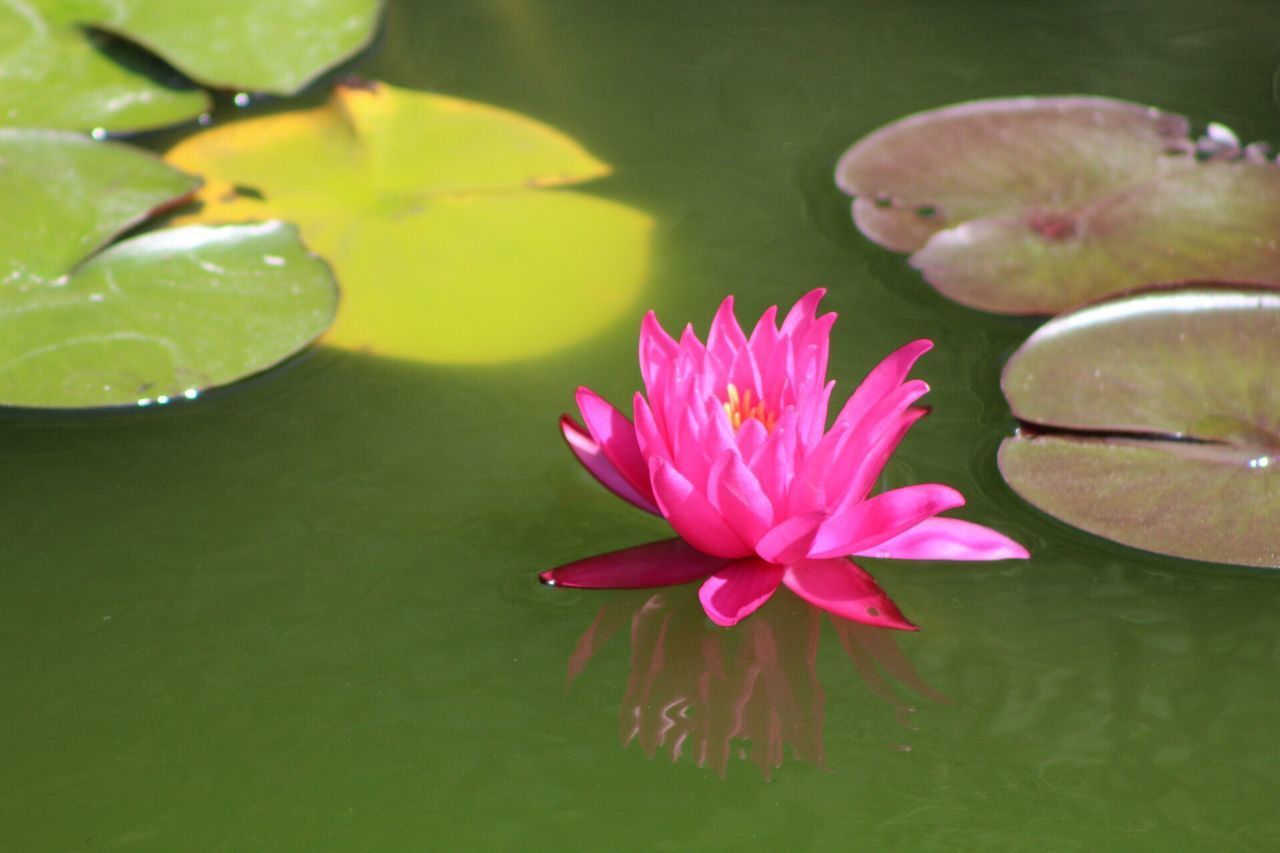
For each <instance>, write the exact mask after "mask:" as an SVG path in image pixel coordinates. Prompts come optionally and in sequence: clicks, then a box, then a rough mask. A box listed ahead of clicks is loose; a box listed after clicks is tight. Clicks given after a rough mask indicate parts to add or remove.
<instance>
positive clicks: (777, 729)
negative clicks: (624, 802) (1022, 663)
mask: <svg viewBox="0 0 1280 853" xmlns="http://www.w3.org/2000/svg"><path fill="white" fill-rule="evenodd" d="M821 613H822V611H820V610H819V609H817V608H816V607H813V606H812V605H809V604H806V603H805V602H803V601H801V600H799V599H797V598H795V597H792V596H785V597H779V598H778V599H777V600H775V601H773V602H771V603H770V604H769V605H768V606H766V607H764V608H762V609H761V610H760V611H759V612H758V613H757V614H755V615H754V616H753V617H752V618H751V619H749V620H747V621H745V622H743V623H742V624H741V625H740V626H739V627H738V628H736V629H734V630H732V631H725V630H722V629H719V628H716V627H714V626H713V625H711V624H710V623H709V622H708V621H707V619H706V617H705V615H704V614H703V612H702V610H701V608H700V607H699V606H698V602H697V599H696V597H694V596H692V595H687V594H682V592H676V591H664V592H658V593H656V594H653V595H650V596H648V597H645V598H638V597H637V596H636V595H635V594H631V595H620V596H619V597H617V598H613V599H611V600H610V601H609V602H608V603H606V604H605V605H604V606H603V607H601V608H600V611H599V613H597V614H596V617H595V620H594V621H593V622H592V624H591V626H590V627H589V628H588V629H587V630H586V631H585V632H584V633H583V635H582V636H581V638H579V640H578V644H577V647H576V648H575V649H574V651H573V654H572V655H571V656H570V658H569V665H568V685H569V686H572V684H573V682H574V681H575V680H576V679H577V677H578V676H579V675H581V673H582V672H583V670H585V668H586V666H587V664H588V663H589V662H590V660H591V659H592V658H593V657H594V656H595V655H596V654H597V653H598V652H599V651H600V649H601V648H602V647H603V646H604V645H605V644H606V643H607V642H608V641H609V639H610V638H611V637H613V636H614V635H615V634H617V633H618V632H619V631H620V630H621V629H622V628H623V627H624V626H628V625H629V629H630V631H629V633H630V646H631V658H630V674H629V676H628V679H627V686H626V691H625V694H624V696H623V698H622V703H621V705H620V706H619V709H618V725H619V739H620V740H621V742H622V745H623V746H624V747H625V746H629V745H630V744H631V743H633V742H635V743H638V744H639V745H640V749H641V750H642V751H643V752H644V753H645V755H646V756H648V757H649V758H655V757H657V755H658V754H659V753H663V754H665V755H667V756H668V757H669V758H670V760H671V761H673V762H674V761H679V760H680V759H681V758H682V757H686V756H688V757H691V758H692V760H693V761H694V762H695V763H696V764H697V765H698V766H699V767H708V768H711V769H713V770H715V772H716V773H718V774H719V775H721V776H724V775H725V774H726V772H727V770H728V765H729V761H730V759H731V758H733V757H734V756H737V757H738V758H740V759H744V760H748V761H750V762H751V763H752V764H754V765H756V767H757V768H759V770H760V772H761V773H762V774H763V775H764V777H765V778H766V779H767V778H769V777H770V775H771V774H772V772H773V770H774V769H775V768H777V767H780V766H781V765H782V763H783V760H784V758H785V756H786V755H787V753H788V750H789V751H790V753H791V754H792V756H793V758H794V759H798V760H800V761H804V762H806V763H809V764H814V765H816V766H818V767H824V766H825V756H824V751H823V741H822V730H823V714H824V708H825V702H826V695H825V693H824V691H823V688H822V684H821V682H820V681H819V680H818V675H817V654H818V646H819V637H820V633H821V630H820V629H821ZM830 621H831V624H832V625H833V626H834V628H835V632H836V636H837V637H838V638H839V640H840V643H841V645H842V646H843V648H844V650H845V653H846V654H847V655H848V657H849V659H850V660H851V661H852V663H853V666H854V669H855V671H856V672H857V673H858V675H859V676H860V677H861V678H862V680H863V681H864V683H865V684H866V685H867V687H868V689H870V690H871V692H872V693H873V694H874V695H876V696H878V697H879V698H881V699H883V700H885V701H886V702H888V703H889V704H890V705H891V706H892V707H893V708H894V710H895V713H896V716H897V719H898V720H899V721H900V722H901V723H902V724H903V725H907V720H908V717H909V716H910V714H911V712H912V711H913V710H914V708H913V707H912V706H911V705H910V703H908V702H907V701H906V700H905V699H904V698H902V696H900V695H899V693H898V691H897V690H895V688H894V682H897V683H898V684H899V685H901V686H902V687H906V688H910V689H911V690H913V691H914V692H915V693H917V694H919V695H920V696H922V697H924V698H926V699H929V700H931V701H934V702H944V703H945V702H947V701H948V700H947V699H946V697H944V696H943V695H942V694H940V693H938V692H937V691H935V690H934V689H933V688H931V687H930V686H929V685H928V684H926V683H925V682H924V681H923V679H921V677H920V676H919V674H918V673H916V671H915V669H914V668H913V667H912V666H911V664H910V662H909V661H908V660H907V659H906V657H905V656H904V655H903V654H902V652H901V650H900V649H899V648H898V645H897V641H896V638H895V637H894V636H893V635H892V634H891V633H890V632H888V631H885V630H883V629H879V628H874V627H870V626H866V625H859V624H857V623H854V622H849V621H847V620H843V619H839V618H835V617H831V618H830Z"/></svg>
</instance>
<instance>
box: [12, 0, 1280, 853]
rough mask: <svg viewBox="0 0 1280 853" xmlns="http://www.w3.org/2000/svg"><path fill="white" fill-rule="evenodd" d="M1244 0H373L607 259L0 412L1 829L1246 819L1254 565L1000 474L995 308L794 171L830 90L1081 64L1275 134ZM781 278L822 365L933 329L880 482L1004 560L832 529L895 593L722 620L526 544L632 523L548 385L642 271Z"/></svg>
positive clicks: (672, 596)
mask: <svg viewBox="0 0 1280 853" xmlns="http://www.w3.org/2000/svg"><path fill="white" fill-rule="evenodd" d="M1274 13H1275V9H1274V7H1273V4H1271V3H1269V2H1263V0H1245V2H1236V3H1231V4H1223V3H1214V2H1191V0H1180V2H1172V3H1171V2H1156V0H1105V2H1081V3H1077V4H1073V5H1072V6H1070V7H1069V8H1067V7H1060V6H1056V7H1055V6H1050V5H1049V4H1028V3H1025V2H1013V0H1009V2H988V3H945V2H926V0H907V2H897V3H892V4H890V3H878V2H869V0H868V2H862V3H835V2H832V3H819V2H776V3H763V2H740V3H734V4H692V3H657V2H636V0H632V2H627V3H621V2H600V0H590V2H588V0H554V2H539V3H535V2H524V1H523V0H504V2H477V3H467V4H463V3H426V2H420V3H411V2H399V3H392V4H391V5H390V8H389V10H388V13H387V18H386V22H385V29H384V32H383V34H382V36H381V37H380V39H379V42H378V44H377V45H376V46H375V48H374V49H373V50H372V51H371V52H370V53H368V54H367V55H365V56H363V57H362V58H360V59H358V60H357V61H355V62H354V63H352V64H351V66H350V68H349V69H347V70H350V71H355V72H357V73H359V74H361V75H363V76H367V77H370V78H376V79H382V80H386V81H388V82H390V83H394V84H397V85H400V86H406V87H411V88H417V89H424V90H431V91H437V92H442V93H446V94H450V95H455V96H459V97H464V98H469V99H474V100H479V101H484V102H487V103H492V104H496V105H499V106H502V107H506V108H510V109H513V110H517V111H519V112H522V113H525V114H527V115H530V116H532V117H535V118H537V119H539V120H542V121H545V122H548V123H549V124H552V125H554V126H556V127H558V128H559V129H561V130H563V131H565V132H566V133H568V134H569V135H571V136H573V137H575V138H576V139H578V140H579V141H581V142H582V143H583V144H584V145H585V146H586V147H587V148H588V149H590V150H591V151H592V152H593V153H595V154H596V155H597V156H599V157H600V158H601V159H603V160H604V161H606V162H608V163H610V164H612V165H613V167H614V170H615V171H614V174H613V175H612V176H611V177H609V178H607V179H605V180H602V181H599V182H596V183H593V184H590V185H588V186H587V187H585V188H584V189H585V190H586V191H589V192H591V193H594V194H597V195H601V196H604V197H607V198H611V199H614V200H617V201H621V202H624V203H626V204H629V205H633V206H635V207H637V208H640V209H642V210H644V211H646V212H648V213H649V214H650V215H651V216H653V217H654V219H655V221H656V228H655V232H654V238H653V245H652V257H651V262H650V263H651V268H650V272H649V276H648V279H647V281H646V284H645V287H644V290H643V292H642V294H641V295H640V297H639V298H638V299H637V301H636V303H635V304H634V305H633V306H632V307H631V309H630V310H629V311H627V312H624V313H625V316H624V318H623V319H622V320H619V321H617V322H614V323H612V324H610V325H609V326H608V327H607V328H606V329H605V330H604V331H603V332H601V333H600V334H598V335H596V336H594V337H592V338H590V339H589V340H587V341H586V342H584V343H580V344H577V345H574V346H572V347H569V348H565V349H562V350H560V351H559V352H557V353H555V354H553V355H550V356H546V357H542V358H540V359H537V360H529V361H521V362H513V363H506V364H501V365H490V366H484V367H468V366H465V365H462V366H459V365H442V366H432V365H424V364H417V363H411V362H407V361H395V360H389V359H380V358H376V357H372V356H369V355H363V354H359V353H348V352H342V351H338V350H332V349H327V348H324V347H321V348H317V349H314V350H312V351H310V352H308V353H306V354H304V355H303V356H302V357H300V358H298V359H296V360H294V361H292V362H291V363H289V364H288V365H286V366H285V367H283V368H281V369H279V370H276V371H274V372H272V373H269V374H268V375H265V376H262V377H259V378H257V379H254V380H251V381H249V382H246V383H243V384H241V385H239V386H236V387H233V388H231V389H227V390H224V391H220V392H215V393H212V394H209V395H207V396H206V397H204V398H202V399H201V400H199V401H198V402H196V403H194V404H181V405H172V406H170V407H168V408H165V409H151V410H147V411H126V412H117V413H109V414H91V415H76V416H62V415H60V416H51V415H41V414H28V413H14V412H8V413H5V414H3V415H2V416H0V458H3V461H4V478H5V484H6V487H5V489H4V490H3V493H2V494H0V517H3V518H4V523H3V531H4V540H3V541H4V543H5V557H4V560H3V568H0V650H2V651H0V676H2V677H3V683H4V685H5V696H6V698H5V699H4V701H3V703H2V704H0V744H2V748H0V761H2V763H3V768H4V769H3V770H2V771H0V848H5V849H13V850H35V849H49V850H72V849H115V848H132V849H154V850H177V849H226V850H254V849H261V850H291V849H297V850H319V849H370V850H387V849H420V848H423V847H427V846H430V847H435V848H439V849H484V848H491V849H518V848H530V847H548V848H550V847H551V846H552V845H555V846H560V847H568V848H570V849H613V848H637V849H676V848H681V849H684V848H695V849H697V848H728V847H744V846H752V847H774V848H789V849H814V848H833V849H871V850H885V849H910V850H954V849H981V850H1006V849H1007V850H1039V849H1043V850H1055V851H1057V850H1102V849H1115V850H1165V849H1179V850H1192V849H1195V850H1224V849H1265V848H1271V849H1274V847H1275V845H1276V844H1278V843H1280V813H1278V812H1277V809H1276V802H1277V795H1278V794H1280V781H1278V779H1277V776H1278V775H1280V770H1278V768H1280V735H1277V733H1276V725H1275V721H1276V718H1277V717H1276V715H1277V710H1280V708H1278V706H1280V690H1277V687H1276V684H1275V676H1276V671H1277V664H1280V580H1278V579H1277V577H1276V576H1275V575H1273V574H1272V573H1269V572H1266V571H1258V570H1248V569H1240V568H1232V567H1225V566H1218V565H1211V564H1202V563H1194V562H1189V561H1180V560H1176V559H1171V558H1165V557H1158V556H1154V555H1150V554H1146V553H1142V552H1139V551H1135V550H1132V549H1128V548H1123V547H1120V546H1116V545H1112V544H1109V543H1108V542H1106V541H1103V540H1101V539H1097V538H1095V537H1092V536H1089V535H1087V534H1084V533H1081V532H1079V531H1076V530H1073V529H1071V528H1069V527H1066V526H1065V525H1062V524H1059V523H1057V522H1055V521H1053V520H1051V519H1049V518H1047V517H1046V516H1043V515H1041V514H1040V513H1038V512H1037V511H1035V510H1034V509H1032V508H1030V507H1029V506H1027V505H1026V504H1024V503H1023V502H1021V501H1020V500H1019V499H1018V498H1016V497H1015V496H1014V495H1013V494H1012V493H1011V492H1010V490H1009V489H1008V488H1007V487H1006V486H1005V485H1004V484H1003V482H1002V481H1001V479H1000V477H999V474H998V472H997V471H996V466H995V451H996V447H997V446H998V444H999V442H1000V440H1001V439H1002V438H1003V437H1004V436H1006V435H1008V434H1009V433H1010V432H1011V431H1012V429H1013V427H1014V423H1013V421H1012V419H1011V417H1010V416H1009V413H1008V409H1007V406H1006V404H1005V402H1004V400H1003V398H1002V397H1001V395H1000V392H999V389H998V377H999V371H1000V368H1001V366H1002V364H1003V363H1004V361H1005V359H1006V358H1007V357H1008V356H1009V354H1010V353H1011V352H1012V351H1013V350H1014V349H1015V348H1016V347H1017V345H1018V344H1019V343H1020V342H1021V341H1022V340H1023V339H1024V338H1025V337H1026V336H1027V335H1028V334H1029V333H1030V332H1031V330H1032V329H1033V328H1034V327H1035V325H1036V324H1035V322H1033V321H1030V320H1021V319H1010V318H1000V317H996V316H993V315H987V314H983V313H980V312H976V311H972V310H969V309H965V308H962V307H960V306H958V305H955V304H952V303H950V302H948V301H946V300H945V299H944V298H942V297H941V296H939V295H937V294H936V293H934V292H933V291H932V290H931V289H930V288H929V287H928V286H927V285H925V284H924V283H923V282H922V281H921V279H920V278H919V276H918V275H917V274H916V273H915V272H913V271H912V270H911V269H910V268H908V266H907V264H906V262H905V260H904V259H903V258H902V257H900V256H897V255H894V254H891V253H889V252H887V251H885V250H882V249H880V248H878V247H876V246H874V245H872V244H871V243H870V242H869V241H867V240H866V239H864V238H863V237H862V236H861V235H860V234H858V233H857V231H856V230H855V229H854V228H853V226H852V224H851V222H850V220H849V216H848V208H847V201H846V199H845V198H844V197H843V196H842V195H841V194H840V193H839V192H838V191H837V190H836V188H835V186H834V184H833V182H832V170H833V167H834V163H835V160H836V158H837V157H838V155H839V154H840V152H841V151H842V150H843V149H844V148H845V147H847V146H848V145H849V144H851V143H852V142H853V141H854V140H856V139H857V138H859V137H860V136H862V135H864V134H866V133H867V132H869V131H870V130H872V129H874V128H876V127H878V126H880V125H882V124H884V123H886V122H888V121H891V120H893V119H895V118H898V117H900V116H902V115H905V114H907V113H909V112H913V111H916V110H920V109H926V108H930V107H935V106H941V105H944V104H948V103H951V102H955V101H959V100H965V99H970V98H978V97H992V96H1002V95H1014V94H1042V93H1043V94H1060V93H1089V94H1100V95H1109V96H1115V97H1120V98H1126V99H1131V100H1136V101H1140V102H1144V103H1151V104H1155V105H1158V106H1160V107H1162V108H1165V109H1168V110H1170V111H1174V112H1181V113H1185V114H1187V115H1189V116H1190V117H1191V118H1192V120H1193V121H1194V122H1196V123H1197V124H1198V125H1203V124H1204V123H1205V122H1207V121H1210V120H1217V121H1221V122H1223V123H1225V124H1227V125H1229V126H1231V127H1232V128H1234V129H1235V130H1236V131H1237V133H1239V135H1240V137H1241V138H1242V139H1243V140H1246V141H1248V140H1253V139H1258V138H1262V139H1269V140H1271V141H1277V139H1278V138H1280V133H1277V128H1276V119H1277V117H1278V116H1280V111H1278V109H1277V101H1276V99H1275V96H1274V94H1273V90H1272V81H1273V74H1274V73H1275V71H1276V65H1277V62H1278V61H1280V47H1278V46H1280V18H1277V17H1276V15H1275V14H1274ZM477 250H480V251H482V250H483V243H482V242H481V243H480V244H478V246H477ZM563 262H564V264H566V265H570V264H572V263H573V262H574V259H573V257H572V255H571V254H569V255H566V257H565V258H564V261H563ZM815 286H826V287H828V288H829V289H830V294H829V296H828V297H827V301H826V305H827V306H828V307H829V308H830V309H832V310H836V311H838V312H839V314H840V320H839V322H838V323H837V324H836V328H835V333H834V335H833V341H832V344H833V350H832V375H833V376H834V377H836V378H837V379H838V380H839V381H840V385H839V386H838V387H839V389H843V393H847V392H848V390H849V389H850V388H851V387H852V383H853V382H854V381H856V380H857V379H858V378H860V377H861V375H862V374H863V373H864V372H865V371H866V370H867V369H868V368H869V367H870V366H871V365H872V364H873V363H874V362H875V361H876V360H877V359H878V358H879V357H881V356H882V355H883V354H885V353H887V352H888V351H889V350H891V349H893V348H895V347H896V346H898V345H899V344H901V343H904V342H905V341H907V340H909V339H911V338H914V337H930V338H933V339H934V340H935V341H937V344H938V346H937V348H936V350H935V351H934V352H933V353H931V354H930V355H929V356H927V357H926V358H925V360H924V361H923V362H922V364H921V367H920V369H919V371H918V375H920V376H922V377H923V378H925V379H927V380H928V381H929V382H930V384H931V385H932V386H933V389H934V390H933V391H932V393H931V394H930V396H929V398H928V401H929V402H930V403H931V404H932V406H933V407H934V412H933V414H932V415H931V416H930V417H928V418H926V419H925V420H924V421H923V422H921V424H919V425H918V426H917V427H916V428H915V429H914V431H913V433H912V435H911V436H910V437H909V438H908V440H907V441H906V442H905V443H904V445H903V447H902V449H901V451H900V452H899V453H898V455H897V456H896V458H895V460H894V461H893V463H892V464H891V466H890V468H889V469H888V471H887V474H886V477H885V482H886V484H887V485H902V484H905V483H907V482H918V481H925V480H937V481H941V482H946V483H949V484H952V485H954V486H956V487H957V488H959V489H960V490H961V491H963V492H964V493H965V494H966V496H968V498H969V505H968V507H967V508H965V509H964V510H962V511H961V512H960V513H958V514H959V515H960V516H962V517H964V518H968V519H971V520H974V521H979V522H982V523H986V524H990V525H992V526H996V527H998V528H1000V529H1001V530H1003V531H1005V532H1007V533H1009V534H1011V535H1013V536H1014V537H1015V538H1017V539H1019V541H1021V542H1023V543H1025V544H1026V545H1027V546H1028V547H1029V548H1030V550H1031V552H1032V559H1031V560H1030V561H1028V562H1016V563H994V564H973V565H970V564H943V563H936V564H910V563H904V564H892V563H888V562H876V561H867V562H866V566H867V568H868V569H870V570H871V571H872V572H873V573H874V574H875V575H876V577H877V578H878V580H879V581H880V583H881V584H882V586H883V587H884V588H885V589H886V590H887V591H888V592H889V593H890V594H891V595H892V596H893V597H894V599H895V600H896V601H897V603H898V604H899V605H900V606H901V607H902V609H903V610H904V612H905V613H906V614H907V616H908V617H910V618H911V619H912V620H913V621H915V622H916V623H918V624H920V625H921V626H922V627H923V630H922V631H920V632H919V633H917V634H901V633H895V634H886V633H881V632H874V631H871V632H869V633H868V632H867V631H866V630H865V629H864V630H861V631H854V632H847V631H846V632H841V631H837V630H836V629H835V628H834V627H833V626H832V625H831V623H830V622H829V621H828V620H827V619H826V618H825V617H823V618H821V619H819V618H818V616H817V615H816V613H815V612H813V611H809V610H807V609H805V608H804V607H802V606H800V605H799V603H798V602H797V601H796V600H795V599H794V598H792V597H790V596H789V595H787V594H779V595H778V596H777V597H776V600H775V601H773V602H771V603H770V604H769V605H768V606H767V607H766V608H765V610H763V611H762V612H761V613H760V614H759V615H758V616H756V617H753V618H752V620H748V622H746V623H744V624H743V625H742V626H740V628H739V629H736V630H735V631H734V632H728V633H726V632H724V631H719V630H714V629H713V628H711V627H710V625H709V623H706V622H705V620H703V619H702V618H701V617H700V615H699V614H698V613H697V611H696V609H694V610H690V602H691V601H692V600H693V598H694V588H692V587H688V588H676V589H671V590H667V591H664V592H663V593H662V594H661V595H660V596H658V597H656V598H655V597H653V594H652V593H650V592H631V593H592V592H585V591H575V590H567V589H552V588H549V587H545V586H541V585H540V584H539V583H538V582H537V578H536V576H537V572H538V571H539V570H541V569H545V568H548V567H551V566H554V565H557V564H560V563H564V562H567V561H570V560H574V559H578V558H581V557H585V556H588V555H591V554H595V553H598V552H601V551H605V550H609V549H613V548H621V547H625V546H629V545H634V544H639V543H642V542H647V541H652V540H656V539H661V538H664V537H665V536H667V535H669V533H668V532H667V528H666V527H665V525H664V524H663V523H662V522H660V521H658V520H656V519H653V518H650V517H648V516H646V515H644V514H643V513H640V512H637V511H635V510H633V509H631V508H629V507H628V506H626V505H624V504H623V503H622V502H620V501H617V500H616V499H614V498H613V497H612V496H610V495H608V494H607V493H606V492H605V491H603V490H602V489H600V488H599V487H598V486H597V485H596V484H595V483H594V482H593V481H592V480H591V479H590V478H589V477H588V476H587V475H586V474H585V473H584V472H583V471H582V470H581V469H580V468H579V467H578V465H577V464H576V463H575V462H574V461H573V460H572V458H571V457H570V454H569V453H568V452H567V450H566V449H565V447H564V446H563V443H562V442H561V440H560V437H559V435H558V433H557V428H556V419H557V417H558V415H559V414H560V413H561V412H562V411H567V410H570V409H571V407H572V395H573V390H574V388H576V387H577V386H578V385H580V384H585V385H589V386H591V387H592V388H594V389H596V390H598V391H600V392H601V393H602V394H604V395H605V396H606V397H609V398H610V399H613V400H615V401H625V400H627V399H628V398H629V396H630V394H631V393H632V391H633V390H634V389H635V388H636V387H637V385H638V383H639V372H638V368H637V365H636V362H635V339H636V331H637V328H638V323H639V319H640V317H641V315H642V313H643V311H644V310H645V309H647V308H649V307H652V308H654V309H656V310H657V311H658V313H659V316H660V317H661V318H663V320H664V321H665V322H666V323H667V324H668V326H669V327H679V326H680V325H682V324H683V323H685V322H687V321H693V322H695V323H696V324H697V325H698V328H699V329H700V330H705V324H706V322H707V321H708V320H709V318H710V316H711V314H712V312H713V311H714V309H715V306H716V305H717V304H718V303H719V301H720V300H721V299H722V298H723V296H724V295H725V294H726V293H730V292H732V293H734V294H736V295H737V297H738V305H739V313H740V316H742V317H743V318H750V317H754V316H756V315H758V313H759V312H760V311H762V310H763V309H764V308H766V307H767V306H768V305H770V304H774V303H783V304H789V303H790V302H792V301H794V300H795V299H796V298H797V297H798V296H799V295H801V294H802V293H804V292H805V291H807V290H809V289H811V288H813V287H815ZM545 298H546V299H547V300H550V301H553V302H554V301H555V300H556V299H557V294H556V293H554V292H548V293H546V295H545ZM472 321H473V322H474V323H477V324H483V323H484V322H485V317H484V316H475V317H474V318H473V320H472ZM837 393H838V394H839V393H841V392H840V391H839V390H838V391H837ZM593 626H594V629H593ZM589 629H591V630H592V633H588V632H589ZM610 630H614V631H616V633H613V634H612V636H609V631H610ZM584 634H587V636H586V637H585V639H583V635H584ZM717 661H718V663H717ZM570 676H572V677H570ZM570 681H571V682H572V683H571V686H569V687H566V684H567V683H568V682H570ZM673 758H675V760H674V761H673ZM700 759H701V764H702V765H703V766H701V767H700V766H699V760H700Z"/></svg>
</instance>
